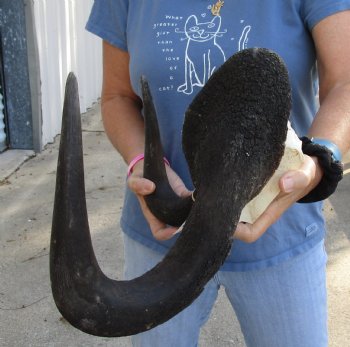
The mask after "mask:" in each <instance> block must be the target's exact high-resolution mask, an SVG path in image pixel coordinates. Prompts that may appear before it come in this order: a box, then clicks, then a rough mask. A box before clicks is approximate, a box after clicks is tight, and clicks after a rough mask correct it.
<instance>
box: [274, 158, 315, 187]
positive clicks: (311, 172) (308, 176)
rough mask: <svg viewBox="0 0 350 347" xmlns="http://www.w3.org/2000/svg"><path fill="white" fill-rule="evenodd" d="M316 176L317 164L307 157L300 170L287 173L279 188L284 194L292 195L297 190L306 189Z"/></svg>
mask: <svg viewBox="0 0 350 347" xmlns="http://www.w3.org/2000/svg"><path fill="white" fill-rule="evenodd" d="M314 176H315V162H314V160H313V159H311V158H310V157H307V156H305V161H304V163H303V164H302V166H301V167H300V168H299V169H298V170H292V171H288V172H287V173H285V174H284V175H283V176H282V178H281V179H280V182H279V186H280V189H281V191H282V192H284V193H291V192H293V191H295V190H299V189H305V188H306V187H308V186H309V185H310V183H311V181H312V177H314Z"/></svg>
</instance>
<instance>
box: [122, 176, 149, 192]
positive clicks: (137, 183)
mask: <svg viewBox="0 0 350 347" xmlns="http://www.w3.org/2000/svg"><path fill="white" fill-rule="evenodd" d="M128 186H129V188H130V189H131V190H132V191H133V192H134V193H136V194H138V195H148V194H151V193H153V192H154V190H155V188H156V185H155V184H154V183H153V182H152V181H150V180H148V179H146V178H142V177H138V176H133V175H131V176H130V177H129V179H128Z"/></svg>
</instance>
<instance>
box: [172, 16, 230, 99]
mask: <svg viewBox="0 0 350 347" xmlns="http://www.w3.org/2000/svg"><path fill="white" fill-rule="evenodd" d="M220 28H221V17H220V16H214V18H213V19H212V20H211V21H209V22H202V23H201V22H199V21H198V18H197V17H196V16H195V15H192V16H190V17H188V18H187V20H186V23H185V31H184V33H185V34H186V39H187V45H186V51H185V82H184V83H183V84H182V85H180V86H179V87H178V88H177V91H178V92H183V93H185V94H192V92H193V87H194V86H198V87H203V86H204V84H205V83H206V81H207V80H208V79H209V77H210V76H211V75H212V74H213V72H214V70H215V69H216V68H217V67H218V66H220V65H221V64H222V63H224V62H225V60H226V57H225V53H224V51H223V50H222V48H221V47H220V45H219V44H218V43H217V42H216V38H217V37H218V36H221V35H222V34H223V33H222V32H220ZM177 32H178V31H177ZM194 57H196V62H194ZM198 57H199V60H198ZM214 62H215V63H214Z"/></svg>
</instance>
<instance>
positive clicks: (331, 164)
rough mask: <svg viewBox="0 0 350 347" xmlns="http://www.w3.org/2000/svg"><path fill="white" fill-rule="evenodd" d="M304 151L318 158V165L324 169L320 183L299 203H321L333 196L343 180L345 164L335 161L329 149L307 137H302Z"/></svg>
mask: <svg viewBox="0 0 350 347" xmlns="http://www.w3.org/2000/svg"><path fill="white" fill-rule="evenodd" d="M300 140H301V141H302V151H303V153H304V154H306V155H308V156H310V157H317V158H318V163H319V164H320V166H321V167H322V169H323V176H322V179H321V181H320V183H319V184H318V185H317V186H316V187H315V188H314V189H313V190H312V191H311V192H310V193H308V194H307V195H305V196H304V197H303V198H301V199H300V200H299V201H298V202H301V203H309V202H316V201H321V200H324V199H326V198H328V197H329V196H330V195H332V194H333V193H334V192H335V190H336V188H337V186H338V182H339V181H340V180H341V179H342V178H343V164H342V163H341V162H340V161H337V160H334V158H333V153H332V151H331V150H329V149H328V148H327V147H325V146H322V145H319V144H317V143H314V142H312V140H310V139H309V138H307V137H301V138H300Z"/></svg>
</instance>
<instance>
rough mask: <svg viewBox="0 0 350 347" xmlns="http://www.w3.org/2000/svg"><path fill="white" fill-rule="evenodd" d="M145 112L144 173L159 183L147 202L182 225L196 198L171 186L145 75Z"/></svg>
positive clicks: (158, 214) (169, 221) (172, 222)
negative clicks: (185, 195) (177, 191)
mask: <svg viewBox="0 0 350 347" xmlns="http://www.w3.org/2000/svg"><path fill="white" fill-rule="evenodd" d="M141 89H142V100H143V114H144V119H145V160H144V167H143V176H144V177H145V178H148V179H150V180H152V181H153V182H154V183H155V185H156V190H155V192H154V193H153V194H150V195H147V196H146V197H145V200H146V203H147V206H148V207H149V209H150V210H151V211H152V213H153V214H154V215H155V216H156V217H157V218H158V219H159V220H161V221H163V222H165V223H166V224H169V225H173V226H180V225H181V224H182V223H183V222H184V221H185V220H186V218H187V216H188V214H189V212H190V210H191V207H192V204H193V201H192V198H191V197H190V196H189V197H186V198H181V197H179V196H178V195H177V194H176V193H175V192H174V191H173V189H172V188H171V186H170V183H169V181H168V176H167V174H166V170H165V164H164V160H163V158H164V153H163V146H162V143H161V139H160V133H159V128H158V121H157V115H156V110H155V107H154V104H153V100H152V95H151V92H150V88H149V85H148V82H147V81H146V79H145V77H144V76H143V77H142V78H141Z"/></svg>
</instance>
